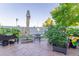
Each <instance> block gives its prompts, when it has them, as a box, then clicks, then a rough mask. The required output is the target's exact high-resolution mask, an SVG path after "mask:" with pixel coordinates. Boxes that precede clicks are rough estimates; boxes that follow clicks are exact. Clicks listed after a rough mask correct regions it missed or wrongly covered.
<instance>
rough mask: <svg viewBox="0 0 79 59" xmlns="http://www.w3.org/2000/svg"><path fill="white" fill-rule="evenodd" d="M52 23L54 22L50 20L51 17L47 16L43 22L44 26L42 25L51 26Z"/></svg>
mask: <svg viewBox="0 0 79 59" xmlns="http://www.w3.org/2000/svg"><path fill="white" fill-rule="evenodd" d="M53 24H54V21H53V20H51V18H48V19H47V20H46V21H45V22H44V23H43V26H44V27H49V26H51V25H53Z"/></svg>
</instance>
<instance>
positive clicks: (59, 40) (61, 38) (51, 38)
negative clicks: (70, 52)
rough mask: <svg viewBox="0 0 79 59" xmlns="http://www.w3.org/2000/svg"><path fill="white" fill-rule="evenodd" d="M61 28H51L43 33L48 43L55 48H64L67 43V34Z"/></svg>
mask: <svg viewBox="0 0 79 59" xmlns="http://www.w3.org/2000/svg"><path fill="white" fill-rule="evenodd" d="M64 29H65V28H63V27H58V26H53V27H50V28H48V31H47V32H46V33H45V34H46V36H47V38H48V42H49V43H50V44H53V45H55V46H59V47H63V48H66V45H65V44H66V43H67V34H66V32H65V30H64Z"/></svg>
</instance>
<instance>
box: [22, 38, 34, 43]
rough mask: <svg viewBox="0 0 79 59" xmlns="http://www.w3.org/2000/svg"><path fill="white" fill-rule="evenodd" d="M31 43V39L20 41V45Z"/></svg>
mask: <svg viewBox="0 0 79 59" xmlns="http://www.w3.org/2000/svg"><path fill="white" fill-rule="evenodd" d="M31 42H33V40H31V39H28V40H27V39H23V40H21V43H31Z"/></svg>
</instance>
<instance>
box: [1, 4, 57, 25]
mask: <svg viewBox="0 0 79 59" xmlns="http://www.w3.org/2000/svg"><path fill="white" fill-rule="evenodd" d="M57 6H58V4H56V3H0V24H1V25H2V26H16V18H18V22H17V25H19V26H21V27H25V26H26V12H27V10H29V11H30V15H31V18H30V27H41V26H42V24H43V22H44V21H45V20H46V19H47V18H48V17H51V14H50V12H51V10H53V9H54V8H55V7H57Z"/></svg>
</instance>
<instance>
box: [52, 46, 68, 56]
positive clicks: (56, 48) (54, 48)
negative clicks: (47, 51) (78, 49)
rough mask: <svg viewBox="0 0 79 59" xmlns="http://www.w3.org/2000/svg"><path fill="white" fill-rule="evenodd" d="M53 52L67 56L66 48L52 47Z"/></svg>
mask: <svg viewBox="0 0 79 59" xmlns="http://www.w3.org/2000/svg"><path fill="white" fill-rule="evenodd" d="M53 51H56V52H60V53H64V54H65V55H66V54H67V48H62V47H56V46H53Z"/></svg>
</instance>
